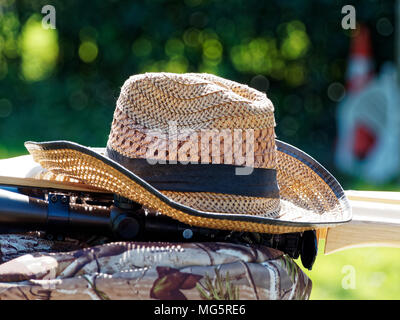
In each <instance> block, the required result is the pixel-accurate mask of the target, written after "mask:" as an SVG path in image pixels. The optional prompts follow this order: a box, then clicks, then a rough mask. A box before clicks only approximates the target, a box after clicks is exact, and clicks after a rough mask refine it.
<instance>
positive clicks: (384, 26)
mask: <svg viewBox="0 0 400 320" xmlns="http://www.w3.org/2000/svg"><path fill="white" fill-rule="evenodd" d="M376 30H377V31H378V33H379V34H380V35H382V36H384V37H387V36H390V35H391V34H392V33H393V25H392V23H391V22H390V20H389V19H388V18H380V19H379V20H378V22H377V23H376Z"/></svg>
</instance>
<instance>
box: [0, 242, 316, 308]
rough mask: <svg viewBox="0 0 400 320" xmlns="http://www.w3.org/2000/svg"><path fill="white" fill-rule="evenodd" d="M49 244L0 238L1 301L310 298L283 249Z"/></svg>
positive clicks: (305, 280)
mask: <svg viewBox="0 0 400 320" xmlns="http://www.w3.org/2000/svg"><path fill="white" fill-rule="evenodd" d="M95 243H96V242H93V241H92V242H90V241H82V240H76V239H65V240H63V241H49V240H46V239H43V238H42V237H40V236H38V235H35V234H18V235H16V234H12V235H0V300H3V299H4V300H6V299H12V300H17V299H27V300H31V299H68V300H78V299H94V300H96V299H97V300H98V299H135V300H137V299H161V300H170V299H173V300H179V299H191V300H201V299H235V300H237V299H245V300H253V299H263V300H265V299H267V300H271V299H279V300H283V299H308V298H309V296H310V292H311V280H310V279H309V278H308V277H307V276H306V275H305V274H304V273H303V271H302V270H301V269H300V268H299V267H298V266H297V265H296V263H295V262H294V261H293V260H292V259H291V258H289V257H288V256H286V255H284V254H283V253H282V252H281V251H278V250H274V249H271V248H267V247H265V246H248V245H238V244H232V243H220V242H207V243H149V242H146V243H144V242H142V243H140V242H114V243H103V244H97V245H95Z"/></svg>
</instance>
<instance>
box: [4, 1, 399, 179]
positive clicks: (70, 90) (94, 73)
mask: <svg viewBox="0 0 400 320" xmlns="http://www.w3.org/2000/svg"><path fill="white" fill-rule="evenodd" d="M47 4H51V5H53V6H54V7H55V9H56V29H55V30H52V29H42V28H40V27H39V24H40V19H39V18H40V17H42V16H43V15H42V14H41V8H42V7H43V6H44V5H47ZM344 4H347V2H345V1H335V2H331V1H318V2H316V1H311V0H309V1H279V0H272V1H259V0H247V1H239V0H233V1H228V2H224V1H214V0H192V1H174V0H165V1H164V0H157V1H150V0H147V1H140V2H139V1H118V2H117V1H96V2H82V1H77V0H71V1H67V2H66V1H61V0H54V1H50V3H49V1H45V0H32V1H27V0H18V1H16V0H7V1H6V0H4V1H1V2H0V81H1V85H0V137H1V139H0V152H1V154H13V151H12V150H16V151H18V152H20V153H24V152H25V149H24V147H23V142H24V141H26V140H52V139H67V140H74V141H77V142H78V143H82V144H86V145H96V146H103V145H104V144H105V143H106V141H107V136H108V133H109V127H110V122H111V119H112V114H113V111H114V106H115V102H116V100H117V98H118V95H119V89H120V88H121V86H122V84H123V83H124V81H125V80H126V79H127V78H128V77H129V76H130V75H132V74H137V73H142V72H148V71H168V72H210V73H214V74H218V75H220V76H223V77H226V78H229V79H232V80H236V81H239V82H242V83H246V84H249V85H250V86H253V87H255V88H256V89H259V90H261V91H266V92H267V94H268V96H269V97H270V99H271V100H272V101H273V102H274V104H275V107H276V119H277V124H278V125H277V128H276V131H277V135H278V138H279V139H281V140H284V141H287V142H289V143H291V144H294V145H296V146H298V147H300V148H302V149H303V150H305V151H306V152H308V153H310V154H311V155H312V156H314V157H315V158H317V159H318V160H320V162H322V163H323V164H324V165H325V166H326V167H327V168H328V169H329V170H331V171H333V173H336V172H335V168H334V166H333V163H332V162H333V156H332V155H333V146H334V141H335V137H336V124H335V107H336V102H334V101H331V100H330V99H329V97H328V95H327V88H328V87H329V85H330V84H331V83H332V82H341V83H344V82H345V79H344V76H345V71H346V59H347V56H348V48H349V41H350V37H349V32H347V31H345V30H343V29H342V28H341V24H340V23H341V19H342V17H343V15H342V13H341V8H342V6H343V5H344ZM393 11H394V10H393V3H392V2H391V1H380V2H378V1H369V2H368V3H365V4H364V3H361V4H358V5H356V12H357V20H358V21H361V22H365V23H367V24H368V25H369V26H370V28H371V31H372V34H373V41H374V44H377V45H375V46H374V49H375V52H374V55H375V57H376V62H377V63H376V65H377V67H379V65H380V64H381V63H382V62H384V61H386V60H393V56H394V44H393V43H394V41H393V39H394V33H393V32H388V31H387V30H389V29H390V28H389V29H388V27H387V24H389V27H390V24H391V23H392V25H394V22H393V21H394V16H393ZM381 18H386V20H385V21H384V22H385V23H386V24H385V25H383V24H382V23H381V24H378V21H381V20H379V19H381ZM381 25H383V26H384V27H385V26H386V27H385V28H386V29H385V30H384V31H385V32H384V35H382V32H381V33H379V32H378V31H379V30H380V29H382V28H383V27H382V26H381ZM377 26H380V27H379V28H380V29H379V28H378V27H377ZM378 29H379V30H378ZM377 30H378V31H377ZM389 31H390V30H389ZM8 150H10V151H8ZM345 182H346V183H347V180H346V181H345ZM351 182H352V181H349V184H348V185H346V184H345V187H351Z"/></svg>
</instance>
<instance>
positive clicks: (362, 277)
mask: <svg viewBox="0 0 400 320" xmlns="http://www.w3.org/2000/svg"><path fill="white" fill-rule="evenodd" d="M323 248H324V242H323V241H321V242H320V245H319V253H318V256H317V259H316V261H315V264H314V266H313V269H312V270H311V271H309V270H306V269H304V268H303V267H302V265H301V261H300V260H296V262H297V264H298V265H299V266H300V267H301V268H302V269H303V271H304V272H305V273H306V274H307V275H308V276H309V277H310V279H311V280H312V282H313V289H312V292H311V297H310V299H311V300H367V299H368V300H382V299H385V300H398V299H400V272H399V270H400V248H383V247H366V248H353V249H347V250H343V251H340V252H336V253H332V254H329V255H324V253H323V252H322V251H323Z"/></svg>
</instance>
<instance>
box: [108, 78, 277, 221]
mask: <svg viewBox="0 0 400 320" xmlns="http://www.w3.org/2000/svg"><path fill="white" fill-rule="evenodd" d="M273 111H274V109H273V105H272V103H271V101H270V100H269V99H268V98H267V96H266V95H265V94H263V93H261V92H259V91H257V90H254V89H252V88H250V87H248V86H245V85H242V84H239V83H236V82H233V81H229V80H226V79H223V78H220V77H217V76H213V75H209V74H184V75H180V74H172V73H146V74H143V75H135V76H132V77H130V78H129V79H128V80H127V81H126V82H125V84H124V85H123V87H122V89H121V94H120V96H119V99H118V101H117V107H116V109H115V112H114V119H113V122H112V125H111V131H110V135H109V140H108V143H107V146H108V147H109V148H111V149H113V150H115V151H117V152H119V153H120V154H122V155H124V156H127V157H129V158H152V159H157V160H177V161H179V162H184V161H191V162H195V163H213V164H219V163H222V164H234V165H244V164H247V165H249V166H252V167H256V168H275V167H276V150H275V149H276V148H275V140H274V138H275V132H274V125H275V122H274V116H273ZM171 124H173V126H174V129H176V133H175V131H174V130H171V126H172V125H171ZM183 129H191V130H192V131H191V133H187V134H184V133H183V134H180V133H181V132H182V130H183ZM183 131H184V130H183ZM174 133H175V134H174ZM171 137H172V139H171ZM248 154H249V155H251V159H250V160H249V159H248V158H246V155H248ZM246 161H250V162H251V163H250V164H249V163H246ZM164 194H165V195H167V196H168V197H169V198H171V199H172V200H174V201H176V202H179V203H182V204H184V205H187V206H190V207H193V208H196V209H198V210H202V211H210V212H222V213H229V212H238V213H247V214H253V215H267V216H270V217H273V216H274V215H276V212H277V210H278V209H279V200H277V199H268V198H259V197H245V196H235V195H226V194H224V195H222V194H216V193H208V192H196V193H187V192H186V193H180V192H171V191H168V192H164Z"/></svg>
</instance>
